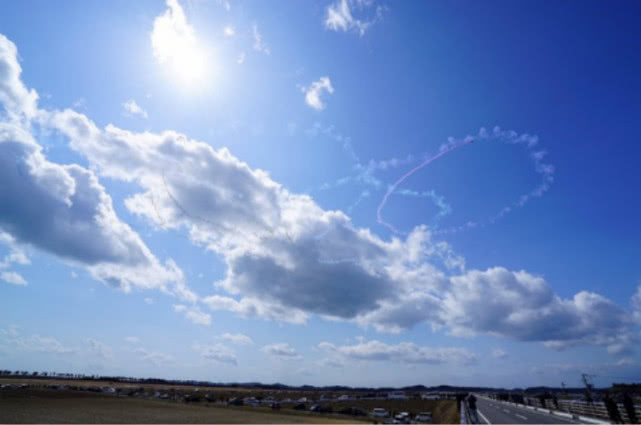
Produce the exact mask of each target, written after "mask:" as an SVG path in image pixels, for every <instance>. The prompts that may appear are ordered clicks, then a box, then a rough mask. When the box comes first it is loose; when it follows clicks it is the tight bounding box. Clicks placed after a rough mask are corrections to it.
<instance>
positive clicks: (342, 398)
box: [338, 394, 349, 401]
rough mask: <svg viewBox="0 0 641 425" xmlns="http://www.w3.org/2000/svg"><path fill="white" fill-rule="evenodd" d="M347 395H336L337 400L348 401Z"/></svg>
mask: <svg viewBox="0 0 641 425" xmlns="http://www.w3.org/2000/svg"><path fill="white" fill-rule="evenodd" d="M348 400H349V396H348V395H347V394H343V395H341V396H340V397H338V401H348Z"/></svg>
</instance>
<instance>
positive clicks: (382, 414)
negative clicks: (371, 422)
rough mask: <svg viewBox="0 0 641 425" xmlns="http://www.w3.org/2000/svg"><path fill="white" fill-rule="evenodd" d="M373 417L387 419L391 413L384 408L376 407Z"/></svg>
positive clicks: (373, 410)
mask: <svg viewBox="0 0 641 425" xmlns="http://www.w3.org/2000/svg"><path fill="white" fill-rule="evenodd" d="M372 416H374V417H376V418H386V417H388V416H389V412H388V411H387V410H386V409H383V408H382V407H375V408H374V409H372Z"/></svg>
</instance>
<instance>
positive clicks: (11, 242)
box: [0, 230, 31, 270]
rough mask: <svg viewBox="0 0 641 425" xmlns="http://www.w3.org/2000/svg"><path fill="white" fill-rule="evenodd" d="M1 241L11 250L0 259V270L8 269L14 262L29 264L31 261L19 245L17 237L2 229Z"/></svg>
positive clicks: (0, 232)
mask: <svg viewBox="0 0 641 425" xmlns="http://www.w3.org/2000/svg"><path fill="white" fill-rule="evenodd" d="M0 243H1V244H3V245H5V246H6V247H7V248H8V249H9V252H8V253H7V254H6V255H5V256H4V258H3V259H2V261H0V270H2V269H7V268H9V267H11V266H12V265H14V264H19V265H27V264H30V263H31V261H30V260H29V257H27V255H26V254H25V252H24V250H22V248H21V247H19V246H18V244H17V242H16V240H15V238H13V237H12V236H11V235H10V234H8V233H6V232H3V231H1V230H0Z"/></svg>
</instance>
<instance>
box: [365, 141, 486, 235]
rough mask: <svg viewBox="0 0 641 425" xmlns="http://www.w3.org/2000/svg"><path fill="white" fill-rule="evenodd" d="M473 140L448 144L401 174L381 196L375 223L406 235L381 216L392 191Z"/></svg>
mask: <svg viewBox="0 0 641 425" xmlns="http://www.w3.org/2000/svg"><path fill="white" fill-rule="evenodd" d="M475 140H476V139H475V138H473V137H466V138H465V139H463V140H462V141H460V142H457V143H453V144H450V145H448V146H447V147H445V148H442V149H441V151H440V152H439V153H437V154H436V155H434V156H432V157H430V158H427V159H426V160H425V161H423V162H422V163H420V164H419V165H417V166H416V167H414V168H412V169H411V170H409V171H408V172H407V173H405V174H403V175H402V176H401V177H400V178H399V179H398V180H396V181H395V182H394V184H392V185H391V186H390V187H389V188H388V189H387V192H386V193H385V196H383V199H382V200H381V203H380V204H379V205H378V208H377V209H376V221H377V222H378V223H379V224H382V225H383V226H385V227H387V228H388V229H390V230H391V231H392V232H394V233H397V234H401V235H406V234H407V232H402V231H400V230H398V229H397V228H396V227H394V226H393V225H392V224H390V223H388V222H387V221H385V220H384V219H383V214H382V212H383V208H385V204H386V203H387V199H388V198H389V196H390V195H391V194H392V193H394V191H396V189H397V188H398V186H399V185H400V184H401V183H403V182H404V181H405V180H406V179H407V178H408V177H410V176H411V175H412V174H414V173H416V172H417V171H418V170H420V169H421V168H424V167H426V166H428V165H430V164H431V163H432V162H433V161H436V160H437V159H439V158H440V157H442V156H443V155H445V154H448V153H450V152H452V151H454V150H456V149H459V148H461V147H463V146H466V145H469V144H471V143H474V141H475Z"/></svg>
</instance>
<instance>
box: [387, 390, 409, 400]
mask: <svg viewBox="0 0 641 425" xmlns="http://www.w3.org/2000/svg"><path fill="white" fill-rule="evenodd" d="M387 398H388V399H390V400H407V398H408V397H407V395H405V393H404V392H403V391H393V392H391V393H388V394H387Z"/></svg>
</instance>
